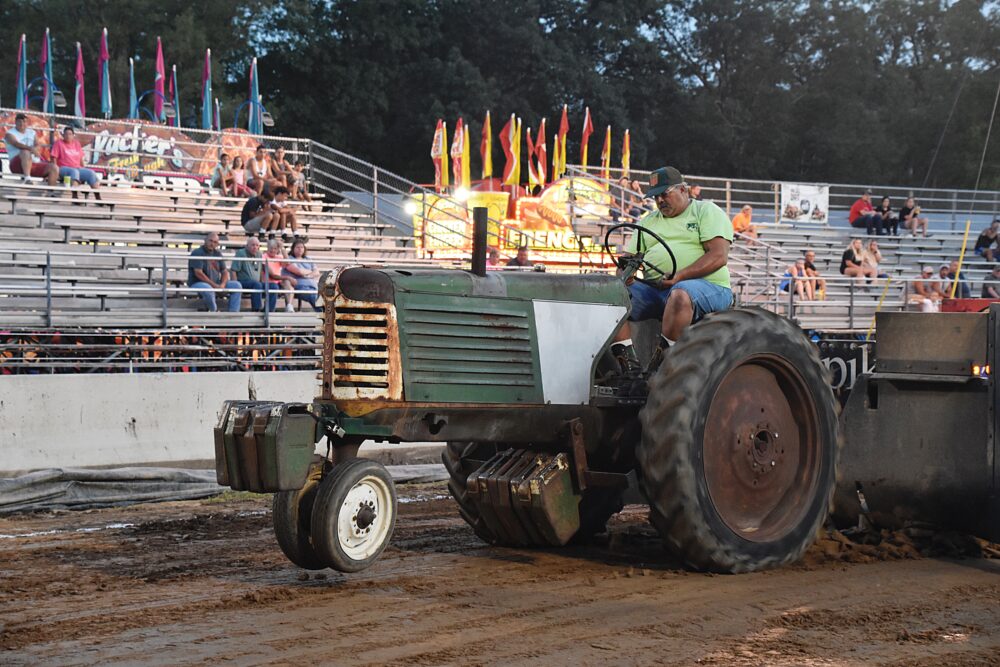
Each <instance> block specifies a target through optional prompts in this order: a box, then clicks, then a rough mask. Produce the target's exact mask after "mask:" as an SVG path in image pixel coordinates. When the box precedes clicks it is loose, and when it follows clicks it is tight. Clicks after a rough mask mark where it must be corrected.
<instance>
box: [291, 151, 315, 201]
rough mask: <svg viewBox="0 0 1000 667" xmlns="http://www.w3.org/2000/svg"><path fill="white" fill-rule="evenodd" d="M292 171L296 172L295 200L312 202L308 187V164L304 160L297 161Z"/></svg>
mask: <svg viewBox="0 0 1000 667" xmlns="http://www.w3.org/2000/svg"><path fill="white" fill-rule="evenodd" d="M292 171H294V172H295V193H296V197H295V198H296V199H298V200H299V201H312V197H311V196H310V195H309V187H308V186H307V185H306V163H305V162H303V161H302V160H296V161H295V165H294V166H293V167H292Z"/></svg>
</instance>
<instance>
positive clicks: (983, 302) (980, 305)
mask: <svg viewBox="0 0 1000 667" xmlns="http://www.w3.org/2000/svg"><path fill="white" fill-rule="evenodd" d="M991 303H997V300H996V299H945V300H944V301H942V302H941V312H942V313H982V312H985V311H987V310H989V309H990V304H991Z"/></svg>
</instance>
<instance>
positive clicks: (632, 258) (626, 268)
mask: <svg viewBox="0 0 1000 667" xmlns="http://www.w3.org/2000/svg"><path fill="white" fill-rule="evenodd" d="M618 229H633V230H635V231H636V233H638V234H640V235H641V234H649V235H650V236H652V237H653V239H654V240H655V241H656V242H657V243H658V244H660V245H661V246H663V249H664V250H666V251H667V254H668V255H669V256H670V263H671V265H672V266H671V267H670V271H669V272H667V271H664V270H663V269H662V268H660V267H659V266H656V265H655V264H653V263H651V262H649V261H648V260H646V258H645V256H646V254H647V252H648V251H647V252H639V253H630V252H626V253H622V254H621V255H619V256H618V257H617V258H615V255H614V253H613V252H611V234H612V232H614V231H616V230H618ZM636 245H637V246H638V245H639V244H638V243H637V244H636ZM604 250H605V252H607V253H608V255H609V256H610V257H612V258H614V262H615V265H616V266H617V267H618V270H617V271H616V275H618V276H619V277H624V278H625V284H626V285H628V284H630V283H631V282H632V281H633V280H638V281H640V282H644V283H646V284H647V285H651V286H652V287H656V288H658V289H666V288H667V287H669V286H671V285H673V283H674V280H673V277H674V274H675V273H676V272H677V258H676V257H674V252H673V251H672V250H671V249H670V246H669V245H667V242H666V241H664V240H663V239H661V238H660V237H659V236H658V235H657V234H656V233H655V232H652V231H650V230H648V229H646V228H645V227H641V226H639V225H636V224H633V223H631V222H622V223H619V224H617V225H613V226H612V227H609V228H608V231H607V232H606V233H605V235H604ZM639 269H642V270H643V273H644V274H647V273H648V272H652V273H653V274H654V275H660V276H661V278H660V279H658V280H654V279H647V278H636V277H635V274H636V273H638V271H639Z"/></svg>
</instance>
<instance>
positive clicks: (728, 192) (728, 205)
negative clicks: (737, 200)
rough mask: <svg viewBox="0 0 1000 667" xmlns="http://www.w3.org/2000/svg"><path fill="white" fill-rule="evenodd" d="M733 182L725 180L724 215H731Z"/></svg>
mask: <svg viewBox="0 0 1000 667" xmlns="http://www.w3.org/2000/svg"><path fill="white" fill-rule="evenodd" d="M732 208H733V182H732V181H726V215H728V216H729V217H730V218H731V217H733V211H732Z"/></svg>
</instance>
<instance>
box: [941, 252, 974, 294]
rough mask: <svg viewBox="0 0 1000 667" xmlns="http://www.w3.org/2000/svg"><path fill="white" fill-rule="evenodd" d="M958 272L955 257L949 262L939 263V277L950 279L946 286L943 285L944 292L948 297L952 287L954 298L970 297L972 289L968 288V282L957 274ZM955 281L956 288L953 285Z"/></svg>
mask: <svg viewBox="0 0 1000 667" xmlns="http://www.w3.org/2000/svg"><path fill="white" fill-rule="evenodd" d="M946 272H947V273H946ZM959 273H960V272H959V270H958V260H957V259H955V260H952V262H951V264H942V265H941V274H942V275H941V277H942V278H947V279H948V280H949V281H950V282H949V283H948V285H947V287H945V292H946V293H947V294H948V296H949V297H950V296H951V295H952V290H953V289H954V294H955V298H956V299H971V298H972V289H970V288H969V283H967V282H966V281H965V280H964V276H961V275H959ZM956 282H957V283H958V288H957V289H955V287H954V284H955V283H956Z"/></svg>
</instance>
